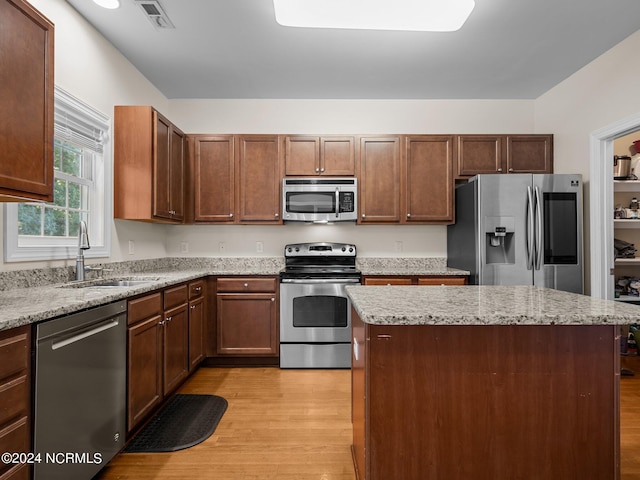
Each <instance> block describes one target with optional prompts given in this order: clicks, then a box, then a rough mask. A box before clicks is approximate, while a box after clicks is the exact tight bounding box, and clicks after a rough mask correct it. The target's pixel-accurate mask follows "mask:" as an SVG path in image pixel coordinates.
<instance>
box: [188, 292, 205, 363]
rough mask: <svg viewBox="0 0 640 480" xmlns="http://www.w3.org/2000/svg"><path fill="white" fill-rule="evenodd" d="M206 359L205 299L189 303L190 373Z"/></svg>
mask: <svg viewBox="0 0 640 480" xmlns="http://www.w3.org/2000/svg"><path fill="white" fill-rule="evenodd" d="M203 359H204V298H203V297H201V298H199V299H197V300H194V301H192V302H190V303H189V371H193V370H194V369H195V368H196V367H197V366H198V365H199V364H200V362H201V361H202V360H203Z"/></svg>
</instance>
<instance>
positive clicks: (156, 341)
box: [127, 283, 204, 432]
mask: <svg viewBox="0 0 640 480" xmlns="http://www.w3.org/2000/svg"><path fill="white" fill-rule="evenodd" d="M188 287H189V286H188V285H187V284H186V283H185V284H181V285H177V286H175V287H170V288H167V289H165V290H163V291H158V292H153V293H151V294H148V295H144V296H142V297H138V298H134V299H132V300H129V303H128V318H127V322H128V346H127V398H128V403H127V405H128V406H127V431H128V432H131V431H132V430H133V429H135V428H136V427H137V426H138V425H139V424H140V422H142V421H143V420H144V419H146V418H148V417H149V415H151V413H152V412H154V411H155V409H156V407H158V406H159V405H160V404H161V403H162V400H163V399H164V398H165V397H166V396H167V395H169V394H170V393H172V392H173V391H174V390H175V389H176V388H178V386H179V385H180V384H181V383H182V382H183V381H184V380H185V379H186V378H187V376H188V375H189V372H190V371H193V369H194V368H195V366H197V364H198V363H199V361H200V359H198V360H197V361H196V362H195V363H194V364H193V365H194V366H193V368H192V364H191V361H190V356H189V346H190V339H191V334H190V331H189V327H190V323H191V322H190V316H189V313H190V308H189V305H190V303H189V290H188ZM194 301H195V299H194ZM201 317H202V318H204V315H201ZM195 323H196V324H198V323H199V324H200V328H201V327H202V321H200V322H198V320H196V321H195ZM194 335H195V336H197V333H195V332H194ZM200 339H202V335H200Z"/></svg>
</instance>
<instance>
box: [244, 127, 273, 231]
mask: <svg viewBox="0 0 640 480" xmlns="http://www.w3.org/2000/svg"><path fill="white" fill-rule="evenodd" d="M236 142H237V143H236V149H237V155H236V169H235V171H236V173H237V178H236V202H237V205H238V217H239V218H238V222H239V223H250V224H280V223H282V218H281V215H280V212H281V210H282V209H281V199H280V192H281V183H282V177H283V173H284V169H283V164H284V162H283V160H282V148H281V145H280V143H281V137H280V136H278V135H239V136H237V137H236Z"/></svg>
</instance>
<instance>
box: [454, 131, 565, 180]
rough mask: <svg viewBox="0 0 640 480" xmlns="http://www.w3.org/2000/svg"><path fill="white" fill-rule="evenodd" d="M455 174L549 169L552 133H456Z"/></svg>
mask: <svg viewBox="0 0 640 480" xmlns="http://www.w3.org/2000/svg"><path fill="white" fill-rule="evenodd" d="M457 138H458V145H457V148H458V171H457V174H458V176H459V177H470V176H473V175H478V174H481V173H553V135H459V136H458V137H457Z"/></svg>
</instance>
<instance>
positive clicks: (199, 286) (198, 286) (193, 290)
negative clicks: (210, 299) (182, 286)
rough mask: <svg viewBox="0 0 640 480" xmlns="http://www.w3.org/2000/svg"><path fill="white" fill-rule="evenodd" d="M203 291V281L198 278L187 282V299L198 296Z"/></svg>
mask: <svg viewBox="0 0 640 480" xmlns="http://www.w3.org/2000/svg"><path fill="white" fill-rule="evenodd" d="M203 293H204V281H203V280H198V281H197V282H191V283H190V284H189V300H194V299H196V298H199V297H201V296H202V295H203Z"/></svg>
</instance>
